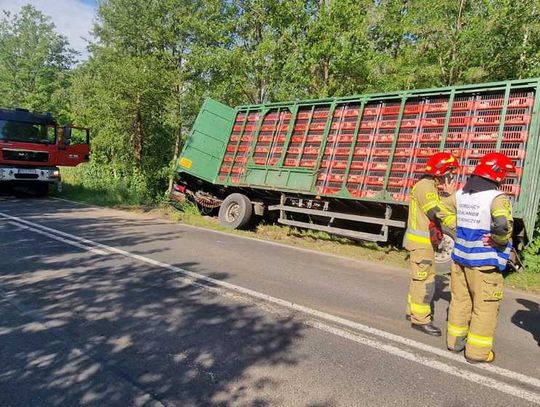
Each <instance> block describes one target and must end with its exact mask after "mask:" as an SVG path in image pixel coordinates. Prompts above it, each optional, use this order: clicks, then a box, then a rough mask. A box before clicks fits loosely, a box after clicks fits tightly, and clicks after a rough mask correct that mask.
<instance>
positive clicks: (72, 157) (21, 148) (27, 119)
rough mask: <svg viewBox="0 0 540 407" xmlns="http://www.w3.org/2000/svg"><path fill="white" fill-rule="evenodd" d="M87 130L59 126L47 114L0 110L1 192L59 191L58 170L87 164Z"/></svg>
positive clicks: (38, 193)
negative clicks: (52, 187)
mask: <svg viewBox="0 0 540 407" xmlns="http://www.w3.org/2000/svg"><path fill="white" fill-rule="evenodd" d="M89 136H90V134H89V130H88V129H84V128H78V127H73V126H65V127H60V126H58V123H57V121H56V120H55V119H54V117H53V116H52V115H51V114H50V113H35V112H30V111H28V110H25V109H14V110H12V109H0V189H6V188H7V187H15V188H17V189H23V190H25V191H26V192H30V193H31V194H33V195H46V194H47V192H48V191H49V187H50V185H51V184H54V185H56V186H57V187H60V181H61V177H60V169H59V168H58V167H59V166H69V167H74V166H77V165H79V164H81V163H83V162H86V161H88V157H89V152H90V148H89Z"/></svg>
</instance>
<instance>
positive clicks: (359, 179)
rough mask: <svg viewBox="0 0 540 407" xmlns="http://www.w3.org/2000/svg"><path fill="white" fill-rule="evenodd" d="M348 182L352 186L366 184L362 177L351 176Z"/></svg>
mask: <svg viewBox="0 0 540 407" xmlns="http://www.w3.org/2000/svg"><path fill="white" fill-rule="evenodd" d="M347 182H348V183H350V184H361V183H363V182H364V177H363V176H361V175H349V178H347Z"/></svg>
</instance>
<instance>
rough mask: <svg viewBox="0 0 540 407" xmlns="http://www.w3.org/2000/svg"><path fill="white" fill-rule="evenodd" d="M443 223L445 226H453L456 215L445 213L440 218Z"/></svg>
mask: <svg viewBox="0 0 540 407" xmlns="http://www.w3.org/2000/svg"><path fill="white" fill-rule="evenodd" d="M442 223H443V225H445V226H454V225H455V224H456V215H453V214H451V215H447V216H445V217H444V218H443V220H442Z"/></svg>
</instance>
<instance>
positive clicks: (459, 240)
mask: <svg viewBox="0 0 540 407" xmlns="http://www.w3.org/2000/svg"><path fill="white" fill-rule="evenodd" d="M456 244H457V245H460V246H463V247H468V248H471V249H472V248H473V247H482V248H483V247H485V246H484V242H483V241H482V240H474V241H470V240H465V239H462V238H461V237H456Z"/></svg>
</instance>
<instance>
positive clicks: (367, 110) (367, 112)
mask: <svg viewBox="0 0 540 407" xmlns="http://www.w3.org/2000/svg"><path fill="white" fill-rule="evenodd" d="M380 112H381V106H379V105H377V106H369V105H368V106H365V107H364V112H363V115H364V116H378V115H379V113H380Z"/></svg>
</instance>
